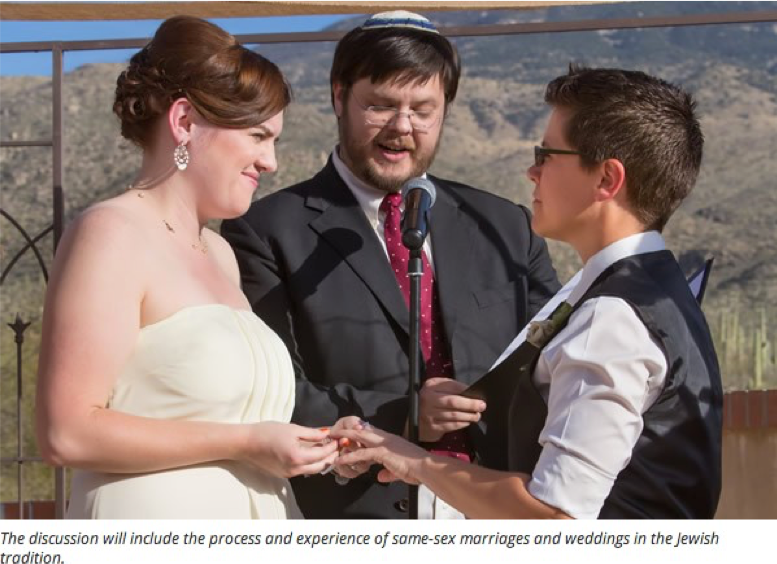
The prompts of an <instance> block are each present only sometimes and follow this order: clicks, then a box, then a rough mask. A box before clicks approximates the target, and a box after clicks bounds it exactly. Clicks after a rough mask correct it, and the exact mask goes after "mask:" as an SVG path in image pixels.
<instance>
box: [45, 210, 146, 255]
mask: <svg viewBox="0 0 777 564" xmlns="http://www.w3.org/2000/svg"><path fill="white" fill-rule="evenodd" d="M144 224H145V223H144V218H143V215H142V214H141V213H139V212H138V211H137V210H135V209H133V208H132V206H131V205H128V202H126V201H122V199H121V198H112V199H110V200H106V201H104V202H100V203H98V204H94V205H92V206H90V207H89V208H87V209H86V210H84V211H83V212H81V214H80V215H79V216H78V217H76V218H75V219H74V220H73V221H72V222H71V223H70V224H69V225H68V226H67V229H66V230H65V233H64V236H63V238H62V241H61V243H60V247H59V248H58V249H57V258H59V259H60V260H65V259H68V260H76V261H78V262H81V259H83V260H87V261H95V260H97V261H103V260H108V261H109V262H110V261H112V260H118V259H119V257H120V260H122V261H124V264H125V265H126V264H132V263H131V262H129V261H136V260H139V259H140V257H141V255H142V253H141V249H142V248H144V247H146V245H143V241H144V240H145V238H146V233H145V231H146V230H145V229H144Z"/></svg>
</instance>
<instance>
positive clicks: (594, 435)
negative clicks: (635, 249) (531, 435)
mask: <svg viewBox="0 0 777 564" xmlns="http://www.w3.org/2000/svg"><path fill="white" fill-rule="evenodd" d="M666 366H667V365H666V359H665V356H664V354H663V352H662V351H661V349H660V348H659V347H658V346H657V345H656V343H655V342H654V341H653V339H652V338H651V336H650V334H649V332H648V330H647V328H646V327H645V326H644V324H643V323H642V322H641V321H640V319H639V317H638V316H637V314H636V313H635V312H634V310H633V309H632V308H631V307H630V306H629V305H628V304H627V303H626V302H624V301H623V300H620V299H618V298H610V297H606V298H598V299H595V300H590V301H589V302H586V303H585V304H583V305H582V306H581V307H580V308H579V309H578V310H577V311H576V312H575V313H574V314H573V315H572V317H571V318H570V320H569V324H568V325H567V327H566V328H565V329H564V330H563V331H562V332H561V333H559V335H557V336H556V338H555V339H553V340H552V341H551V342H550V343H549V345H548V346H547V347H545V349H544V350H543V352H542V355H541V357H540V360H539V362H538V366H537V370H536V371H535V381H536V382H537V384H538V387H539V388H540V390H541V391H543V389H544V390H545V392H546V393H547V401H548V417H547V420H546V422H545V427H544V429H543V430H542V433H541V434H540V444H541V445H542V447H543V450H542V454H541V455H540V459H539V461H538V463H537V466H536V467H535V470H534V472H533V474H532V479H531V482H530V484H529V491H530V493H531V494H532V495H533V496H534V497H536V498H537V499H540V500H542V501H544V502H545V503H548V504H549V505H552V506H554V507H557V508H559V509H561V510H563V511H564V512H566V513H567V514H568V515H570V516H572V517H575V518H577V519H594V518H596V517H597V516H598V514H599V511H600V510H601V507H602V505H603V504H604V501H605V499H606V498H607V496H608V494H609V492H610V490H611V489H612V485H613V483H614V481H615V479H616V477H617V476H618V474H619V473H620V471H621V470H623V468H624V467H625V466H626V465H627V464H628V462H629V460H630V459H631V452H632V450H633V448H634V445H635V444H636V442H637V439H638V438H639V435H640V434H641V433H642V428H643V421H642V414H643V413H644V411H645V410H646V409H647V408H648V407H649V406H650V405H651V404H652V403H653V402H654V401H655V399H656V398H657V397H658V394H659V393H660V391H661V387H662V386H663V381H664V379H665V376H666ZM548 385H549V388H548Z"/></svg>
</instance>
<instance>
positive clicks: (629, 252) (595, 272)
mask: <svg viewBox="0 0 777 564" xmlns="http://www.w3.org/2000/svg"><path fill="white" fill-rule="evenodd" d="M665 249H666V242H665V241H664V238H663V237H662V236H661V234H660V233H659V232H658V231H647V232H645V233H637V234H635V235H630V236H629V237H625V238H623V239H620V240H618V241H615V242H614V243H611V244H610V245H607V246H606V247H605V248H603V249H602V250H601V251H599V252H598V253H596V254H595V255H593V256H592V257H591V258H590V259H588V262H586V263H585V266H584V267H583V269H582V270H581V272H580V282H579V283H578V284H577V285H576V286H575V288H574V289H573V290H572V292H571V293H570V295H569V298H568V300H567V301H568V302H569V303H570V304H573V305H574V304H575V303H576V302H577V301H578V300H579V299H580V298H581V297H583V294H585V292H586V291H587V290H588V288H590V287H591V284H593V283H594V281H595V280H596V279H597V278H598V276H599V275H600V274H601V273H602V272H604V270H605V269H607V268H608V267H609V266H610V265H612V264H614V263H616V262H618V261H619V260H621V259H624V258H626V257H630V256H634V255H642V254H645V253H653V252H656V251H663V250H665Z"/></svg>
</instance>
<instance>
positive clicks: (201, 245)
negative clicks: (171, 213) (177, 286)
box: [127, 184, 208, 255]
mask: <svg viewBox="0 0 777 564" xmlns="http://www.w3.org/2000/svg"><path fill="white" fill-rule="evenodd" d="M127 190H137V192H135V194H136V195H137V197H138V198H145V196H146V195H145V194H144V193H143V192H141V190H143V189H142V188H137V187H135V186H133V185H132V184H130V185H129V186H128V187H127ZM162 223H164V224H165V227H167V231H168V232H170V233H172V234H173V235H177V233H176V232H175V229H174V228H173V226H172V225H170V223H169V222H168V221H167V220H166V219H164V218H162ZM191 247H192V249H194V250H195V251H200V252H201V253H202V254H204V255H207V254H208V244H207V243H206V242H205V239H203V238H202V233H200V235H199V242H198V243H191Z"/></svg>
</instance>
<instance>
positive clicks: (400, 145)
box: [375, 139, 415, 151]
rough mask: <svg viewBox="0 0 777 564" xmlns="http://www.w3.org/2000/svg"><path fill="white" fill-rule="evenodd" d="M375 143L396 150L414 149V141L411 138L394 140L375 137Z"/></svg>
mask: <svg viewBox="0 0 777 564" xmlns="http://www.w3.org/2000/svg"><path fill="white" fill-rule="evenodd" d="M375 143H376V144H378V145H383V146H384V147H389V148H391V149H395V150H398V151H415V143H414V142H413V141H411V140H409V139H408V140H405V141H395V140H390V139H376V140H375Z"/></svg>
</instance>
